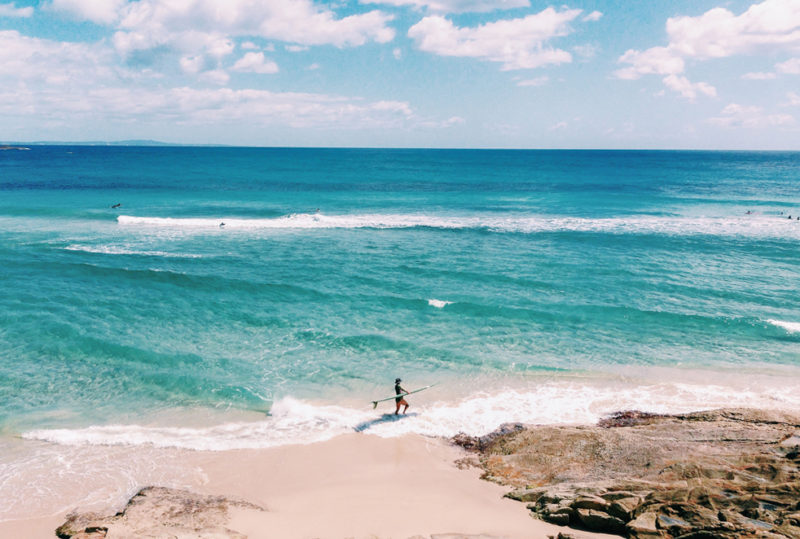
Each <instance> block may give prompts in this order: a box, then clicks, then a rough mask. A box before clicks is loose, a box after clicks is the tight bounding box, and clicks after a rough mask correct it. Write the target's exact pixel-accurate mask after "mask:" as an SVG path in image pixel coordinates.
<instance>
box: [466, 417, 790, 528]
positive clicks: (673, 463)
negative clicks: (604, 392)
mask: <svg viewBox="0 0 800 539" xmlns="http://www.w3.org/2000/svg"><path fill="white" fill-rule="evenodd" d="M454 441H455V442H456V443H458V444H459V445H462V446H463V447H466V448H468V449H471V450H472V451H476V452H477V453H478V455H479V461H480V464H481V466H482V467H483V469H484V478H486V479H489V480H492V481H495V482H498V483H501V484H504V485H509V486H513V487H516V489H515V490H514V491H512V492H510V493H508V495H507V496H508V497H509V498H512V499H515V500H519V501H521V502H525V503H526V504H527V507H528V508H529V509H530V510H531V511H532V513H533V515H535V516H536V517H538V518H541V519H543V520H546V521H548V522H551V523H553V524H560V525H569V526H572V527H575V528H580V529H586V530H592V531H601V532H606V533H613V534H618V535H622V536H626V537H631V538H678V537H680V538H682V539H703V538H734V537H736V538H739V537H742V538H744V537H763V538H778V537H791V538H800V418H798V417H794V416H791V415H788V414H783V413H780V412H765V411H757V410H741V409H735V410H716V411H710V412H699V413H693V414H684V415H672V416H664V415H656V414H646V413H642V412H621V413H619V414H614V415H613V416H611V417H609V418H606V419H604V420H603V421H601V422H600V423H599V424H598V425H597V426H595V427H530V426H529V427H524V428H522V427H519V426H505V431H504V432H502V433H498V434H495V435H490V436H487V437H483V438H479V439H476V438H472V439H470V438H469V437H465V436H458V437H457V438H456V439H455V440H454Z"/></svg>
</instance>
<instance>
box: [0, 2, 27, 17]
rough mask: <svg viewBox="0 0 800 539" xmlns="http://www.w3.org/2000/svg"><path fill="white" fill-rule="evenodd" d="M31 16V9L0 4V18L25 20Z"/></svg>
mask: <svg viewBox="0 0 800 539" xmlns="http://www.w3.org/2000/svg"><path fill="white" fill-rule="evenodd" d="M31 16H33V8H32V7H30V6H28V7H16V6H15V5H14V4H13V3H12V4H0V17H14V18H26V17H31Z"/></svg>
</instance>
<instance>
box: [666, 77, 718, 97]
mask: <svg viewBox="0 0 800 539" xmlns="http://www.w3.org/2000/svg"><path fill="white" fill-rule="evenodd" d="M664 84H665V85H666V86H667V88H669V89H670V90H673V91H675V92H678V93H679V94H681V95H682V96H683V97H685V98H686V99H689V100H694V99H695V98H696V97H697V95H698V94H703V95H706V96H708V97H716V96H717V90H716V88H714V87H713V86H711V85H710V84H706V83H705V82H690V81H689V79H687V78H686V77H683V76H681V75H667V76H666V77H664Z"/></svg>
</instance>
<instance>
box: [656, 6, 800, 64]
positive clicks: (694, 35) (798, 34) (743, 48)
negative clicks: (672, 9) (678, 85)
mask: <svg viewBox="0 0 800 539" xmlns="http://www.w3.org/2000/svg"><path fill="white" fill-rule="evenodd" d="M667 34H668V35H669V36H670V46H671V47H672V48H673V49H674V50H675V51H676V52H677V53H679V54H682V55H684V56H688V57H694V58H701V59H705V58H725V57H729V56H733V55H737V54H750V53H753V52H756V51H758V50H762V49H770V50H775V49H785V48H788V47H796V46H798V45H800V3H799V2H797V0H765V1H764V2H762V3H760V4H753V5H752V6H750V8H748V9H747V11H745V12H744V13H742V14H741V15H738V16H737V15H734V14H733V13H731V12H730V11H728V10H727V9H724V8H714V9H711V10H709V11H707V12H706V13H704V14H703V15H700V16H699V17H674V18H670V19H668V20H667Z"/></svg>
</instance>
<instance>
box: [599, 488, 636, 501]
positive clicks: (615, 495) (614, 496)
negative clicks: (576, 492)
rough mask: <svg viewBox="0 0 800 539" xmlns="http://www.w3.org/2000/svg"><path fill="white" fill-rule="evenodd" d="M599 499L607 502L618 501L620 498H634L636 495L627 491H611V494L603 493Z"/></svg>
mask: <svg viewBox="0 0 800 539" xmlns="http://www.w3.org/2000/svg"><path fill="white" fill-rule="evenodd" d="M600 497H601V498H603V499H604V500H607V501H609V502H613V501H614V500H620V499H622V498H634V497H636V494H635V493H633V492H629V491H627V490H612V491H611V492H604V493H603V494H600Z"/></svg>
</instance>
